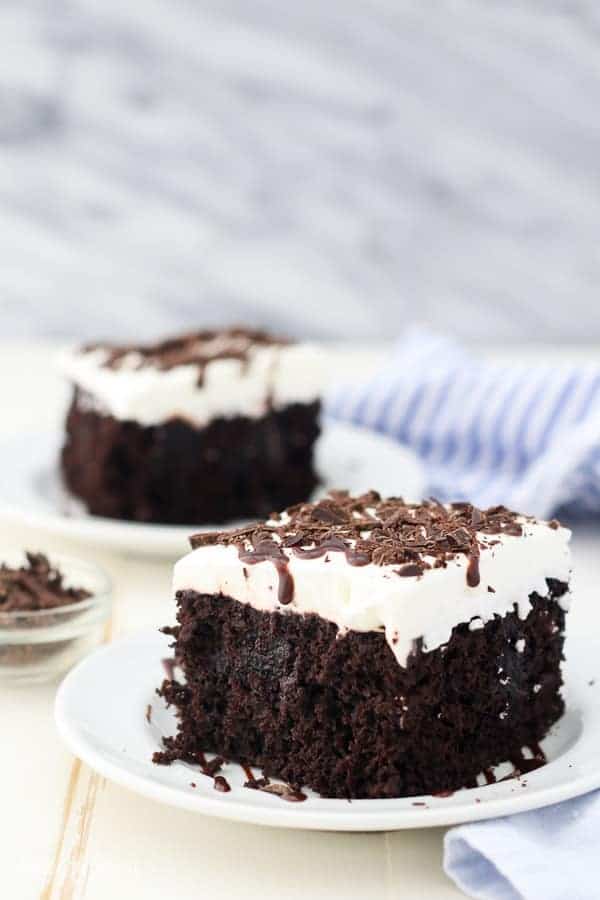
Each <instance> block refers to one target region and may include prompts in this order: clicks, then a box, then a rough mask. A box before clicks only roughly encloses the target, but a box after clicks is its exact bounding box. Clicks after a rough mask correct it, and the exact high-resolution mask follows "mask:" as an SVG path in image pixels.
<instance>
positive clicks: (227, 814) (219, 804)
mask: <svg viewBox="0 0 600 900" xmlns="http://www.w3.org/2000/svg"><path fill="white" fill-rule="evenodd" d="M158 635H159V633H158V631H157V630H156V629H144V630H143V631H141V632H136V633H133V634H130V635H126V636H123V637H120V638H117V639H116V640H114V641H112V642H111V643H109V644H106V645H104V646H103V647H100V648H99V649H97V650H96V651H94V652H93V653H91V654H90V655H89V656H87V657H86V658H85V659H84V660H82V661H81V662H80V663H79V664H78V665H77V666H76V667H75V668H74V669H72V670H71V671H70V672H69V673H68V674H67V676H66V677H65V678H64V680H63V681H62V683H61V684H60V686H59V688H58V691H57V694H56V699H55V705H54V716H55V723H56V727H57V730H58V733H59V735H60V737H61V739H62V740H63V741H64V742H65V744H66V745H67V746H68V748H69V749H70V750H71V751H72V752H73V753H74V754H75V756H77V757H78V758H79V759H81V760H82V761H83V762H85V763H86V764H87V765H89V766H90V767H91V768H92V769H94V770H95V771H97V772H99V773H100V774H101V775H103V776H104V777H105V778H107V779H108V780H110V781H113V782H114V783H115V784H118V785H119V786H120V787H124V788H126V789H128V790H131V791H133V792H134V793H137V794H140V795H141V796H144V797H147V798H149V799H151V800H155V801H157V802H159V803H162V804H165V805H168V806H173V807H175V808H181V809H186V810H188V811H191V812H195V813H200V814H202V815H209V816H216V817H218V818H221V819H226V820H231V821H236V822H245V823H247V824H254V825H266V826H270V827H280V828H281V827H284V828H293V829H304V830H319V831H340V832H341V831H364V832H367V831H399V830H405V829H410V828H433V827H439V826H449V825H458V824H462V823H466V822H472V821H481V820H484V819H491V818H499V817H503V816H508V815H514V814H517V813H521V812H526V811H529V810H534V809H541V808H543V807H546V806H550V805H552V804H554V803H559V802H561V801H563V800H568V799H572V798H575V797H578V796H581V795H583V794H586V793H588V792H589V791H591V790H594V789H595V788H598V787H600V753H598V754H597V757H598V765H597V768H596V769H595V770H594V771H592V772H588V773H582V774H579V775H578V776H576V777H575V778H574V779H573V780H570V781H569V780H564V779H562V780H560V781H559V782H558V783H557V784H550V785H546V786H543V787H542V788H538V789H537V790H531V791H528V790H525V791H523V792H521V793H518V794H515V795H514V796H506V795H505V790H506V785H507V784H508V783H507V782H505V783H504V784H502V783H500V782H499V783H497V784H495V785H486V786H483V787H480V788H474V789H471V790H472V791H473V792H476V793H473V794H471V793H470V794H469V796H470V798H471V799H470V801H469V806H468V808H467V807H465V805H464V804H462V805H454V806H451V805H447V806H444V799H445V798H437V797H431V796H428V795H423V796H419V797H409V798H406V797H405V798H392V799H381V800H354V801H352V803H349V802H348V801H346V800H335V799H325V798H315V799H316V800H317V802H318V801H319V800H321V802H323V803H326V804H327V805H328V806H329V807H330V808H328V809H324V808H323V807H322V806H320V807H315V808H314V809H313V810H311V808H310V807H309V806H305V805H304V804H301V805H296V804H294V805H292V806H291V807H290V806H288V805H287V804H282V803H281V802H280V801H278V800H277V798H273V797H268V798H267V799H266V802H265V805H260V806H258V805H252V804H250V803H244V802H243V801H241V800H239V799H238V798H237V796H236V794H234V795H233V796H231V795H228V794H217V795H216V796H215V797H210V796H206V795H205V794H203V793H200V792H198V793H192V792H190V793H189V794H188V793H186V792H184V791H183V790H181V788H180V787H179V786H177V785H167V784H164V783H162V782H159V781H154V780H153V779H152V777H151V776H150V775H146V774H143V775H140V774H137V773H135V772H132V771H130V770H128V769H127V767H125V766H122V765H118V764H116V763H113V762H111V760H109V759H107V758H106V756H105V755H103V754H102V752H101V751H100V750H98V749H96V748H95V747H94V746H92V744H91V743H90V742H89V741H87V740H86V738H85V729H84V728H83V727H82V726H81V724H80V723H79V724H78V723H77V722H76V721H75V722H74V721H73V720H72V717H71V715H70V713H69V701H70V697H71V695H72V694H73V693H76V691H77V687H78V679H79V677H80V674H81V672H82V671H83V670H84V669H85V668H87V667H90V666H91V667H95V666H97V665H98V664H100V667H102V661H103V660H104V657H109V658H110V657H111V656H114V655H118V654H120V653H122V652H123V649H124V648H127V647H128V646H130V645H133V644H141V645H144V644H148V646H147V647H146V652H148V653H150V652H151V649H152V648H151V646H150V643H151V642H155V644H156V648H157V650H158V648H159V638H158ZM569 641H570V642H571V647H572V648H573V649H572V650H571V653H573V655H574V656H575V654H577V645H578V646H579V647H582V646H583V647H585V648H586V650H587V651H588V652H589V654H590V657H589V658H590V659H591V655H592V653H593V648H594V646H595V647H596V654H595V657H594V658H597V655H598V654H599V653H600V639H598V638H596V639H594V638H592V639H588V638H585V637H581V636H579V637H578V636H575V637H569ZM574 645H575V646H574ZM157 662H158V659H157ZM580 663H581V659H578V660H577V663H576V664H577V665H578V664H580ZM571 677H573V676H571ZM568 680H569V679H568V675H567V687H568ZM98 682H99V683H102V679H98ZM577 687H583V685H582V684H580V685H577ZM120 696H122V697H126V696H127V694H126V692H125V693H124V694H123V695H120ZM584 706H585V707H586V708H587V709H588V712H590V710H592V709H594V708H595V707H594V704H593V703H589V702H588V703H584ZM142 718H143V717H140V727H142V726H141V720H142ZM599 723H600V710H599V711H598V713H597V716H596V721H595V732H596V734H597V735H598V737H597V741H598V744H599V747H598V749H600V724H599ZM592 725H594V721H592ZM132 727H133V726H132ZM583 734H585V726H584V729H583V732H582V735H583ZM589 739H590V738H589V736H588V740H589ZM581 740H583V736H580V737H579V739H578V741H577V742H576V744H575V747H576V746H577V744H579V743H580V742H581ZM568 752H569V750H566V751H565V753H568ZM564 755H565V754H564V753H563V754H561V757H559V758H558V759H557V760H555V762H556V763H559V762H560V761H561V760H562V757H563V756H564ZM549 765H552V762H551V763H549ZM540 771H541V772H547V771H548V769H547V767H544V768H543V769H542V770H540ZM535 776H536V772H532V773H529V774H528V775H526V776H524V777H526V778H527V782H528V784H529V782H530V781H531V780H532V779H533V780H535ZM519 781H520V780H519V779H515V782H514V783H515V784H517V783H519ZM499 789H501V790H499ZM482 791H485V792H486V794H485V795H484V796H483V797H482V795H481V792H482ZM459 793H460V792H456V794H455V795H454V796H458V795H459ZM494 793H496V794H497V793H500V796H499V797H494V796H493V794H494ZM252 794H254V792H252ZM261 796H262V795H261ZM477 798H479V800H478V799H477ZM311 799H312V798H311ZM409 801H410V803H411V806H414V808H413V809H410V808H400V809H399V808H397V807H396V808H395V809H391V808H390V807H389V804H394V803H396V804H397V803H399V802H404V803H407V802H409ZM420 803H424V804H425V805H424V806H421V805H419V804H420ZM415 804H417V805H415ZM338 805H339V806H340V807H343V809H342V810H340V809H339V808H338ZM386 806H387V808H386ZM355 810H359V811H358V812H355Z"/></svg>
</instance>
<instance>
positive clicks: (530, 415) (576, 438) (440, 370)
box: [325, 330, 600, 516]
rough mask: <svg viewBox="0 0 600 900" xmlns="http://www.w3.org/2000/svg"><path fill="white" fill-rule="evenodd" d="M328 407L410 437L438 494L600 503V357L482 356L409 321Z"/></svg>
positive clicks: (584, 509) (521, 504)
mask: <svg viewBox="0 0 600 900" xmlns="http://www.w3.org/2000/svg"><path fill="white" fill-rule="evenodd" d="M325 409H326V412H327V414H328V415H330V416H332V417H333V418H337V419H341V420H344V421H349V422H353V423H355V424H357V425H362V426H366V427H368V428H372V429H375V430H376V431H380V432H382V433H383V434H386V435H389V436H391V437H393V438H395V439H396V440H398V441H399V442H401V443H402V444H406V445H407V446H409V447H411V448H412V449H413V450H414V451H415V452H416V453H417V454H418V455H419V456H420V457H421V459H422V461H423V463H424V464H425V466H426V469H427V472H428V475H429V490H430V493H431V494H433V495H434V496H436V497H438V498H439V499H441V500H464V499H468V500H471V501H472V502H474V503H476V504H477V505H479V506H490V505H494V504H497V503H504V504H505V505H507V506H511V507H514V508H515V509H520V510H523V511H524V512H529V513H532V514H534V515H538V516H549V515H552V514H553V513H555V512H556V511H557V510H558V509H564V508H565V507H568V511H569V512H570V513H573V512H580V513H584V514H590V513H595V512H598V511H600V365H581V364H580V365H565V364H558V365H526V364H520V365H507V364H504V363H490V362H483V361H481V360H479V359H477V358H475V357H473V356H472V355H470V354H469V353H468V352H466V351H465V350H464V349H463V348H461V347H460V346H459V345H458V344H457V343H456V342H454V341H452V340H450V339H448V338H445V337H442V336H439V335H436V334H431V333H429V332H424V331H421V330H413V331H410V332H409V333H408V334H407V335H406V336H405V337H404V338H403V339H401V340H400V342H399V343H398V344H397V346H396V348H395V351H394V353H393V355H392V357H391V358H390V360H389V361H388V362H387V363H386V365H385V366H384V367H383V368H382V369H381V371H380V372H378V373H377V374H376V375H375V376H374V377H373V378H371V379H370V380H369V381H367V382H366V383H365V384H362V385H359V386H352V387H338V388H335V389H334V390H332V391H331V392H330V394H329V396H328V397H327V399H326V404H325Z"/></svg>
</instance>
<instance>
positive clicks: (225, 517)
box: [61, 390, 320, 524]
mask: <svg viewBox="0 0 600 900" xmlns="http://www.w3.org/2000/svg"><path fill="white" fill-rule="evenodd" d="M88 406H89V404H87V405H86V403H85V400H84V401H83V402H82V395H81V394H80V393H79V392H78V391H77V390H76V391H75V396H74V399H73V402H72V404H71V408H70V410H69V414H68V417H67V440H66V444H65V446H64V448H63V451H62V457H61V462H62V471H63V477H64V480H65V483H66V485H67V487H68V488H69V490H70V491H72V493H73V494H75V495H76V496H77V497H79V498H80V499H82V500H83V501H85V503H86V505H87V508H88V510H89V511H90V512H91V513H93V514H94V515H99V516H108V517H110V518H116V519H133V520H137V521H141V522H164V523H171V524H189V523H191V522H196V523H198V524H203V523H204V522H227V521H231V520H232V519H242V518H250V517H260V516H266V515H268V514H269V513H270V512H271V510H273V509H277V508H281V507H284V506H287V505H289V504H293V503H297V502H299V501H302V500H305V499H307V498H308V497H309V495H310V494H311V492H312V491H313V489H314V488H315V487H316V485H317V483H318V478H317V475H316V473H315V470H314V465H313V445H314V442H315V440H316V438H317V436H318V434H319V424H318V416H319V406H320V404H319V403H318V402H314V403H306V404H304V403H294V404H290V405H289V406H286V407H284V408H283V409H280V410H276V411H272V412H269V413H267V414H266V415H265V416H263V417H261V418H257V419H254V418H247V417H244V416H235V417H233V418H229V419H225V418H218V419H213V420H212V421H211V422H209V423H208V424H207V425H206V426H205V427H193V426H192V425H190V424H188V423H187V422H185V421H183V420H181V419H174V420H170V421H168V422H165V423H164V424H161V425H153V426H148V427H146V426H142V425H139V424H137V423H136V422H130V421H121V420H118V419H115V418H113V417H112V416H110V415H103V414H102V413H100V412H97V411H95V410H94V409H90V408H88Z"/></svg>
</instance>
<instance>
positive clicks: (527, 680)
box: [157, 492, 570, 798]
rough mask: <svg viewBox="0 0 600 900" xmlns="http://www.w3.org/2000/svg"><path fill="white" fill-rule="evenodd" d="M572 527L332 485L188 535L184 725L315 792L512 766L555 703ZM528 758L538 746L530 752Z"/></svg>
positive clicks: (168, 690) (385, 789)
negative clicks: (246, 519)
mask: <svg viewBox="0 0 600 900" xmlns="http://www.w3.org/2000/svg"><path fill="white" fill-rule="evenodd" d="M569 537H570V533H569V532H568V531H567V530H566V529H564V528H562V527H560V526H559V525H558V523H556V522H551V523H546V522H541V521H536V520H534V519H532V518H529V517H525V516H520V515H517V514H516V513H513V512H511V511H509V510H507V509H505V508H504V507H495V508H493V509H488V510H478V509H475V508H473V507H472V506H470V505H469V504H465V503H460V504H454V505H450V506H442V505H440V504H438V503H435V502H433V501H432V502H428V503H424V504H421V505H409V504H405V503H404V502H403V501H402V500H398V499H390V500H381V499H380V497H379V496H378V495H377V494H376V493H374V492H372V493H369V494H366V495H364V496H362V497H356V498H354V497H350V496H348V495H346V494H344V493H335V494H334V495H331V496H330V497H329V498H328V499H326V500H322V501H320V502H319V503H314V504H311V503H306V504H300V505H297V506H295V507H292V508H290V509H288V510H287V512H285V513H282V514H281V515H279V516H276V517H274V518H273V519H272V520H270V521H269V522H268V523H265V524H262V525H258V526H253V527H249V528H245V529H239V530H237V531H233V532H222V533H211V534H201V535H197V536H196V537H194V538H193V539H192V546H193V548H194V549H193V550H192V552H191V553H189V554H188V555H187V556H185V557H184V558H183V559H181V560H180V561H179V562H178V563H177V565H176V567H175V576H174V587H175V591H176V603H177V620H178V625H177V626H176V627H174V628H172V629H167V631H168V632H169V633H171V634H172V635H173V637H174V639H175V641H174V648H175V656H176V660H177V664H178V669H179V671H181V672H182V675H181V676H180V678H179V680H178V679H177V678H174V679H167V680H166V681H165V682H164V683H163V685H162V687H161V689H160V692H161V693H162V695H163V697H164V698H165V699H166V701H167V702H168V703H169V704H171V705H172V706H174V707H175V709H176V712H177V716H178V722H179V727H178V732H177V734H176V735H174V736H173V737H171V738H169V739H167V740H166V746H165V752H163V753H161V754H158V756H157V761H160V762H169V761H172V760H175V759H185V760H194V759H197V758H198V755H199V754H201V753H203V752H205V751H213V752H216V753H217V754H219V755H221V756H224V757H225V758H227V759H231V760H238V761H241V762H244V763H250V764H254V765H257V766H260V767H262V769H263V770H264V772H265V774H266V775H267V776H275V777H278V778H282V779H285V780H286V781H287V782H289V783H290V784H292V785H294V786H297V787H302V786H307V787H310V788H313V789H315V790H317V791H318V792H319V793H320V794H322V795H323V796H326V797H345V798H375V797H397V796H410V795H417V794H422V793H435V792H445V791H452V790H456V789H458V788H461V787H464V786H470V785H474V784H475V783H476V781H477V778H478V776H481V774H482V773H483V772H487V773H488V777H490V769H491V768H492V767H493V766H495V765H497V764H499V763H501V762H505V761H507V760H512V761H513V762H514V763H515V765H517V766H518V767H520V768H521V770H523V769H524V768H527V767H532V766H533V765H535V764H536V760H534V762H533V763H532V762H531V759H527V760H525V758H524V756H523V748H524V747H529V748H531V752H532V753H533V754H534V755H536V757H537V759H538V760H539V753H538V750H537V743H538V742H539V741H540V740H541V739H542V738H543V737H544V735H545V734H546V733H547V731H548V728H549V727H550V726H551V725H552V723H553V722H555V721H556V720H557V719H558V718H559V716H560V715H561V713H562V711H563V700H562V698H561V693H560V688H561V683H562V682H561V660H562V649H563V639H564V624H565V611H566V609H567V605H568V597H569V594H568V582H569V577H570V555H569V548H568V541H569ZM529 756H531V754H529Z"/></svg>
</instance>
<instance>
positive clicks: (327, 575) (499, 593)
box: [173, 517, 571, 666]
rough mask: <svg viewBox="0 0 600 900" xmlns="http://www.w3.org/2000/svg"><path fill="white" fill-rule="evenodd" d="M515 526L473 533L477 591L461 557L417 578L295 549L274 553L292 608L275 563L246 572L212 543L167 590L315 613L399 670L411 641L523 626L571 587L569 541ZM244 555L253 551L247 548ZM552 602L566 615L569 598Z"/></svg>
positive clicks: (182, 565) (235, 556) (427, 643)
mask: <svg viewBox="0 0 600 900" xmlns="http://www.w3.org/2000/svg"><path fill="white" fill-rule="evenodd" d="M281 521H282V520H281V518H280V519H279V520H278V521H277V522H275V523H273V524H276V525H280V524H281ZM516 521H517V522H518V523H519V524H520V525H521V533H520V534H510V533H501V534H494V535H490V534H489V533H483V532H477V533H476V539H477V543H478V546H479V560H478V569H479V573H478V574H479V580H478V583H477V584H473V580H472V579H469V577H468V567H469V564H470V559H469V556H468V555H466V554H464V553H458V554H457V555H456V556H455V557H453V558H450V559H448V560H447V561H446V564H445V566H439V567H435V565H434V563H435V560H434V559H433V557H432V558H431V563H432V567H431V568H425V569H424V570H423V571H422V572H421V574H415V575H407V574H402V575H401V574H399V566H398V565H397V564H388V565H379V564H375V563H373V562H370V563H368V564H366V565H353V564H351V562H349V559H348V554H347V553H345V552H342V551H339V550H335V549H333V550H327V552H325V553H322V554H320V555H318V556H315V557H312V558H306V557H304V558H302V557H300V556H298V555H297V554H296V553H295V552H294V548H293V547H285V546H283V545H281V547H280V550H281V554H282V556H283V557H284V558H285V560H286V569H287V573H288V574H289V576H291V578H292V580H293V594H292V596H291V599H290V598H289V597H287V596H286V597H282V596H281V591H280V572H279V570H278V567H277V566H276V565H275V564H274V562H273V561H272V560H269V559H265V560H263V561H261V562H253V563H252V564H248V562H244V560H243V558H241V557H240V549H239V547H238V546H236V545H235V544H232V543H229V544H225V543H213V544H205V545H203V546H199V547H197V548H196V549H195V550H192V551H191V552H190V553H188V554H187V555H186V556H184V557H183V558H182V559H180V560H179V562H178V563H177V564H176V565H175V570H174V578H173V587H174V589H175V591H179V590H194V591H197V592H198V593H206V594H223V595H224V596H227V597H231V598H232V599H234V600H237V601H239V602H240V603H248V604H250V605H251V606H252V607H254V608H255V609H258V610H261V611H265V612H273V611H279V612H282V613H285V614H300V615H305V614H308V613H314V614H316V615H319V616H321V617H322V618H324V619H327V620H329V621H330V622H334V623H335V624H336V625H337V626H338V629H339V632H340V634H344V633H345V632H347V631H349V630H355V631H383V632H385V636H386V639H387V642H388V644H389V645H390V647H391V649H392V651H393V653H394V655H395V657H396V659H397V661H398V663H399V664H400V665H401V666H405V665H406V662H407V659H408V656H409V654H410V653H411V651H412V649H413V647H414V641H416V640H417V639H419V638H422V640H423V650H424V651H431V650H434V649H436V648H437V647H440V646H442V645H443V644H445V643H447V642H448V641H449V640H450V637H451V633H452V629H453V628H454V627H455V626H456V625H459V624H461V623H469V626H470V628H471V629H473V630H475V629H477V628H480V627H483V625H484V624H485V623H486V622H488V621H490V620H491V619H492V618H493V617H494V616H505V615H506V614H507V613H510V612H513V611H514V610H516V611H517V613H518V615H519V617H520V618H522V619H524V618H526V617H527V615H528V613H529V611H530V609H531V603H530V601H529V595H530V594H532V593H538V594H540V595H541V596H545V595H546V594H547V592H548V587H547V584H546V579H547V578H554V579H557V580H560V581H565V582H568V581H569V578H570V572H571V556H570V550H569V546H568V545H569V539H570V534H571V533H570V531H569V530H568V529H566V528H562V527H559V526H558V525H556V524H555V523H552V526H550V525H549V524H548V523H546V522H541V521H535V520H532V519H529V518H525V517H517V518H516ZM200 537H201V536H200ZM274 539H275V540H276V539H277V538H276V536H274ZM244 547H245V549H247V550H248V551H250V550H251V545H250V543H249V542H247V543H246V544H245V545H244ZM244 547H243V548H242V557H243V556H244ZM425 562H427V557H425ZM469 581H471V584H470V583H469ZM282 601H283V602H282ZM559 602H560V603H561V605H563V607H564V608H568V603H569V595H568V594H566V595H564V596H563V597H561V598H560V601H559Z"/></svg>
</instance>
